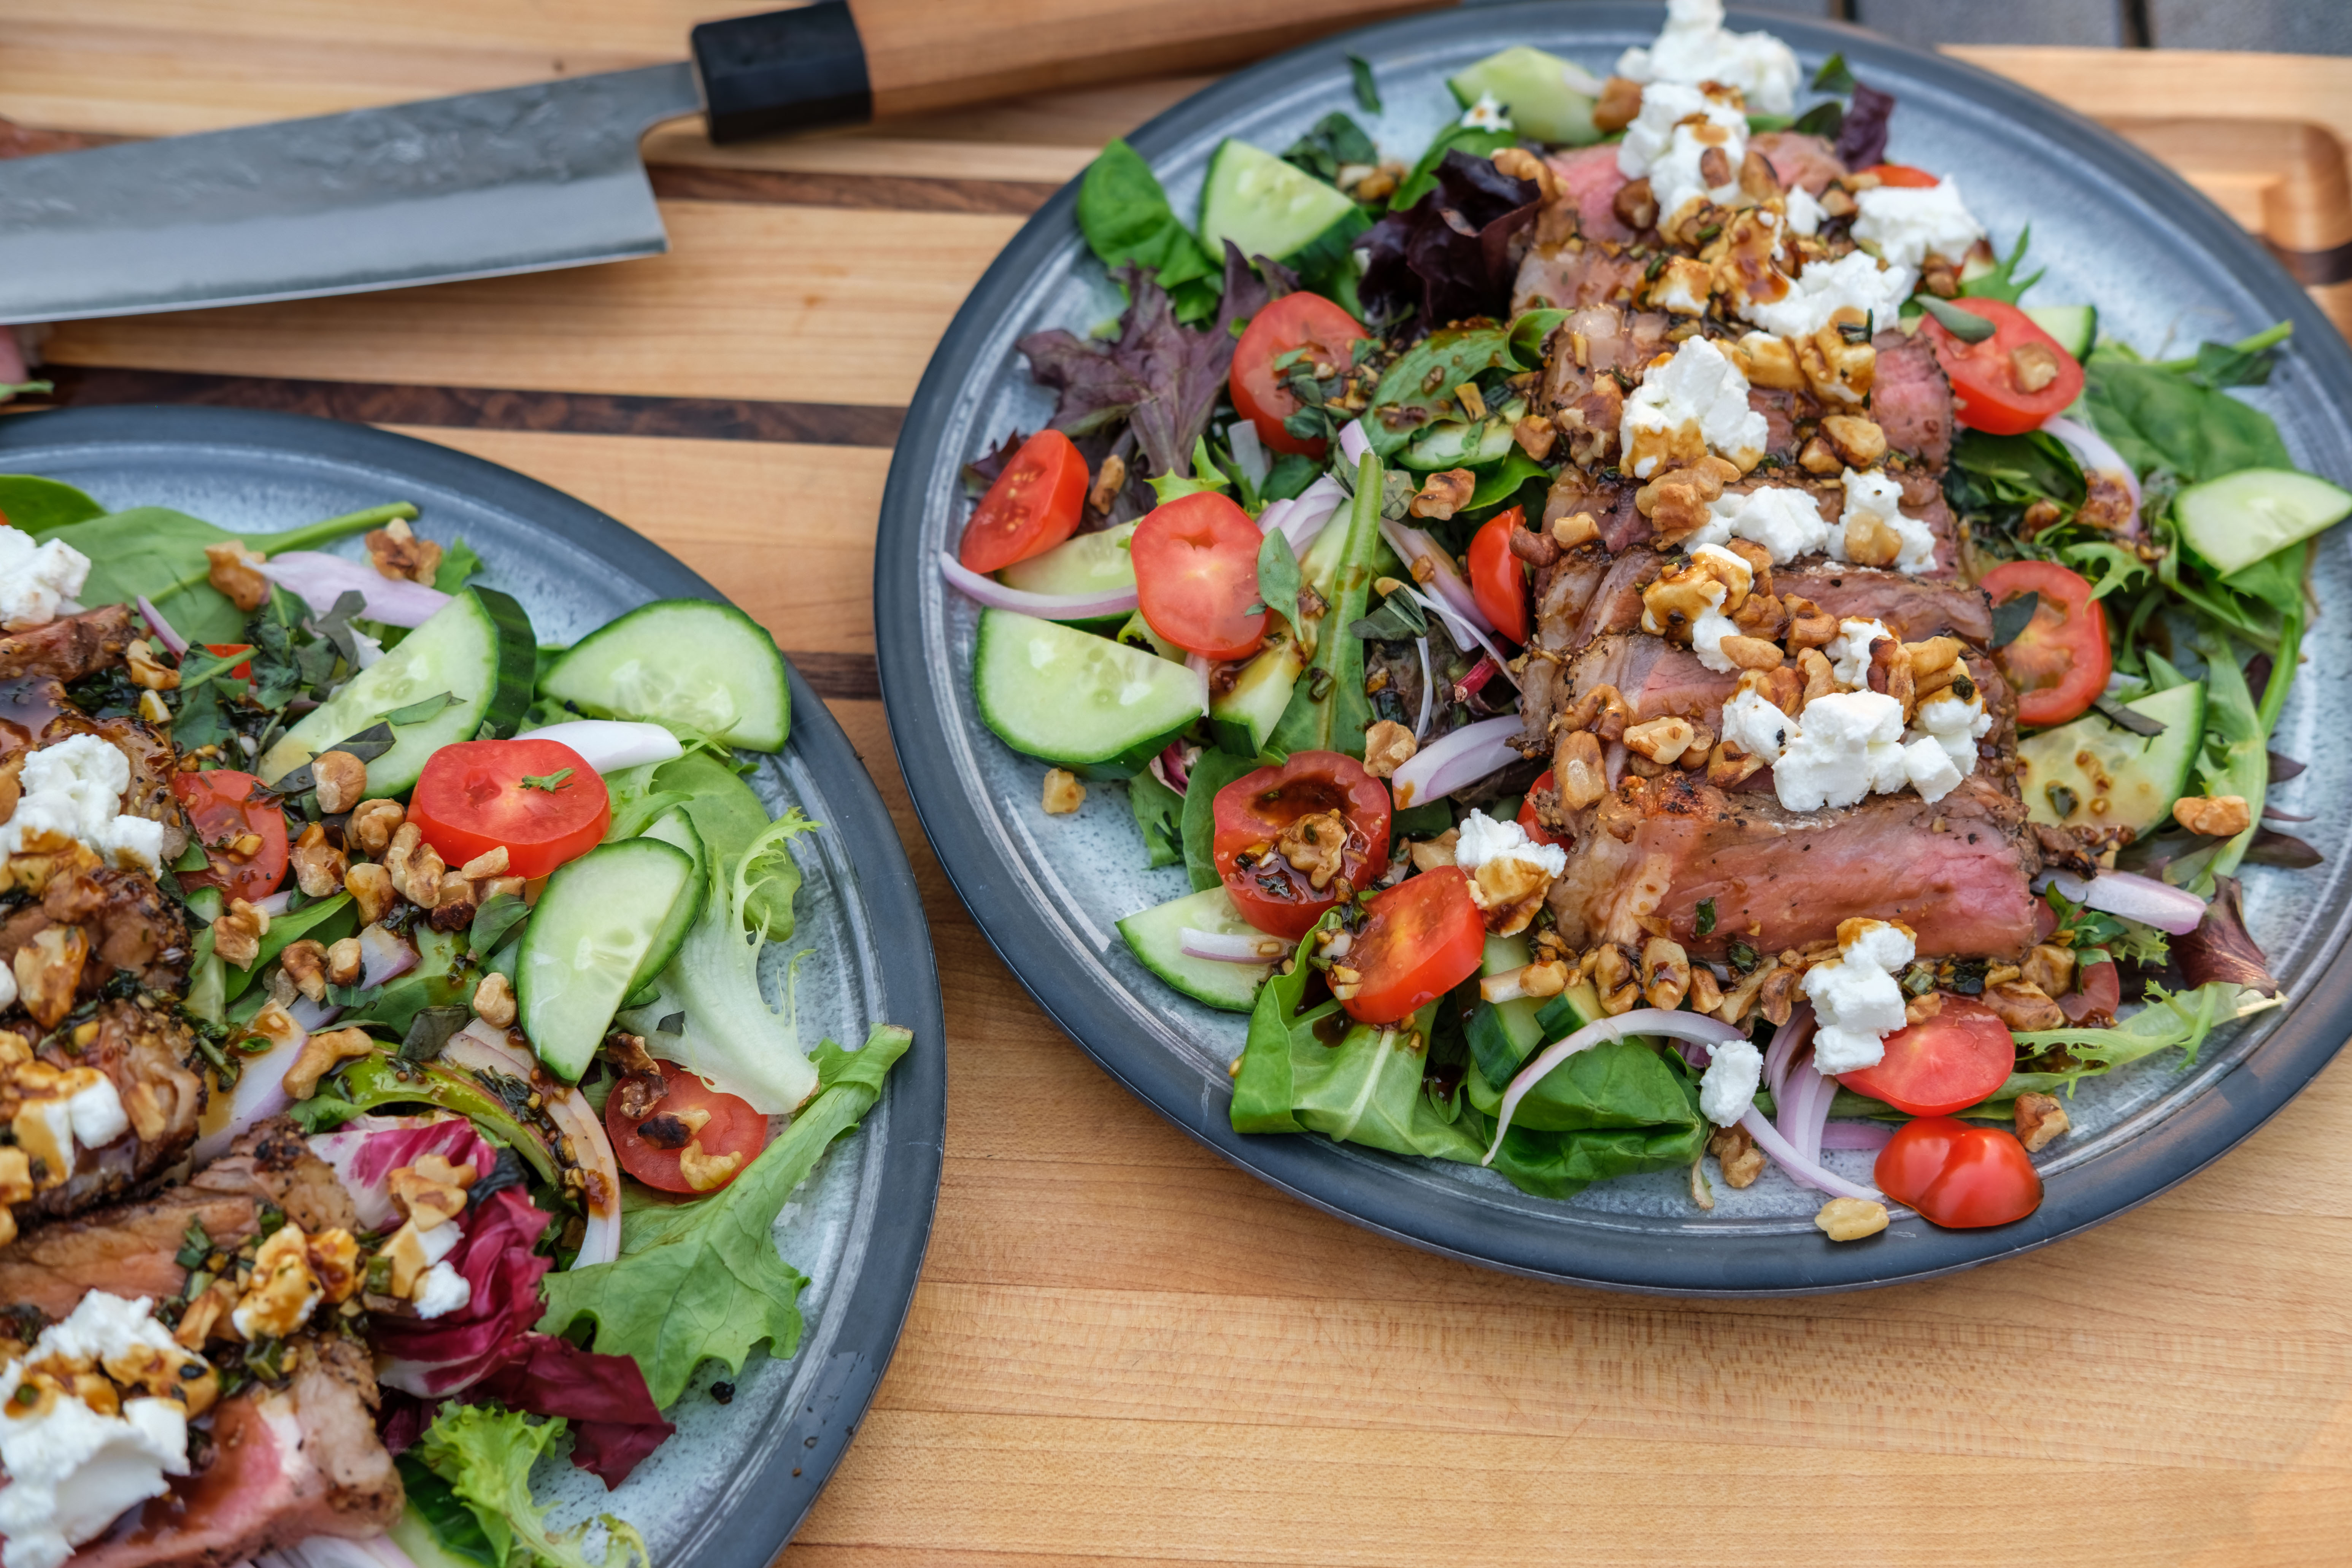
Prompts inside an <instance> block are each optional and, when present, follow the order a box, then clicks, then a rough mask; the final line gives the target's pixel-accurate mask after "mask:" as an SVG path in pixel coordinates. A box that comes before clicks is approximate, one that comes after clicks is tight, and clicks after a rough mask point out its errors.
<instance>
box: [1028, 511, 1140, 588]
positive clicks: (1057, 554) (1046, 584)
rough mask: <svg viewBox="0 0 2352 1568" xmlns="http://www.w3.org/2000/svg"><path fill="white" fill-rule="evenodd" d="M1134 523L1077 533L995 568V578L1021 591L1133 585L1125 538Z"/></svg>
mask: <svg viewBox="0 0 2352 1568" xmlns="http://www.w3.org/2000/svg"><path fill="white" fill-rule="evenodd" d="M1134 536H1135V524H1133V523H1131V522H1122V523H1120V524H1119V525H1118V527H1117V528H1106V529H1104V530H1103V531H1101V532H1099V533H1081V534H1079V535H1078V536H1077V537H1076V539H1068V540H1065V541H1063V542H1061V543H1059V544H1056V545H1055V546H1054V548H1053V549H1051V550H1048V551H1046V552H1045V553H1044V554H1043V555H1033V556H1031V557H1030V558H1029V559H1028V560H1026V561H1016V562H1014V563H1013V564H1012V565H1010V566H1007V567H1006V568H1005V569H1004V570H1003V571H1002V572H999V573H998V574H996V576H997V580H998V581H999V582H1001V583H1003V584H1004V585H1005V586H1006V587H1008V588H1018V589H1020V590H1021V591H1022V592H1023V593H1024V594H1055V595H1078V594H1115V593H1118V591H1119V590H1120V589H1122V588H1132V587H1134V586H1135V561H1134V558H1133V557H1132V556H1130V555H1129V554H1128V552H1127V542H1128V541H1129V539H1132V538H1133V537H1134Z"/></svg>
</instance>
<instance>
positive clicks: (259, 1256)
mask: <svg viewBox="0 0 2352 1568" xmlns="http://www.w3.org/2000/svg"><path fill="white" fill-rule="evenodd" d="M322 1294H323V1292H322V1291H321V1290H320V1287H319V1280H318V1277H317V1276H315V1275H313V1274H312V1273H311V1272H310V1238H309V1237H305V1236H304V1235H303V1234H302V1227H301V1226H298V1225H296V1224H294V1223H293V1222H292V1221H290V1220H289V1222H287V1223H286V1224H285V1225H282V1226H278V1228H277V1229H276V1230H274V1231H272V1232H270V1234H269V1236H268V1238H267V1239H266V1240H264V1241H263V1242H262V1244H261V1246H260V1248H259V1249H258V1250H257V1251H256V1252H255V1253H254V1255H253V1277H252V1279H250V1280H249V1281H248V1282H247V1285H246V1288H245V1296H244V1298H243V1299H242V1300H239V1301H238V1302H237V1304H236V1318H237V1320H238V1321H237V1331H238V1332H240V1333H242V1334H244V1335H245V1336H246V1337H247V1338H248V1339H263V1338H268V1339H283V1338H284V1337H285V1336H286V1335H288V1334H290V1333H292V1332H293V1331H295V1330H296V1329H299V1328H300V1327H301V1326H302V1324H303V1322H304V1321H306V1320H307V1319H308V1318H309V1317H310V1309H311V1307H312V1305H313V1304H314V1303H316V1302H317V1301H318V1300H319V1299H320V1296H321V1295H322Z"/></svg>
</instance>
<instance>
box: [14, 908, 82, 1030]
mask: <svg viewBox="0 0 2352 1568" xmlns="http://www.w3.org/2000/svg"><path fill="white" fill-rule="evenodd" d="M88 960H89V937H87V936H85V935H84V934H83V933H82V929H81V927H79V926H47V927H44V928H43V929H42V930H41V931H38V932H37V933H35V935H34V937H33V940H32V941H30V942H26V943H25V945H24V946H22V947H20V948H18V949H17V950H16V958H15V959H14V960H13V961H12V962H11V963H10V966H9V967H10V968H11V969H12V970H13V971H14V973H15V975H16V1001H17V1004H18V1005H20V1006H22V1007H23V1008H24V1009H25V1011H26V1012H27V1013H30V1014H31V1015H32V1016H33V1021H34V1022H35V1023H37V1024H38V1025H40V1026H41V1027H42V1028H44V1029H54V1028H56V1027H57V1026H58V1023H59V1022H60V1021H61V1020H63V1019H64V1017H65V1016H66V1015H67V1014H68V1013H69V1012H71V1011H73V1005H74V991H75V988H76V987H78V986H79V985H80V984H81V970H82V965H83V963H86V962H87V961H88Z"/></svg>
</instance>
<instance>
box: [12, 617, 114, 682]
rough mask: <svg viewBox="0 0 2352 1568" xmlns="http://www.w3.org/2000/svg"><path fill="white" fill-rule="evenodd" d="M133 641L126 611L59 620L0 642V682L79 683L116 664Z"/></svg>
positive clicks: (13, 633)
mask: <svg viewBox="0 0 2352 1568" xmlns="http://www.w3.org/2000/svg"><path fill="white" fill-rule="evenodd" d="M138 635H139V634H138V633H137V632H136V631H134V630H133V629H132V628H131V607H130V606H129V605H107V606H106V607H105V608H103V609H98V610H84V611H83V612H82V613H81V614H80V615H78V616H58V618H57V619H56V620H54V621H51V622H50V623H49V624H48V625H47V626H35V627H33V628H32V629H31V630H30V631H22V632H12V633H10V634H9V635H8V636H6V637H0V680H16V679H23V678H25V677H27V676H47V677H50V678H53V679H58V680H79V679H81V678H82V677H83V676H85V675H95V674H97V673H98V672H99V671H100V670H101V669H104V668H107V667H108V666H109V665H111V664H116V663H119V662H121V658H122V650H123V649H124V648H126V647H130V646H131V638H132V637H136V636H138Z"/></svg>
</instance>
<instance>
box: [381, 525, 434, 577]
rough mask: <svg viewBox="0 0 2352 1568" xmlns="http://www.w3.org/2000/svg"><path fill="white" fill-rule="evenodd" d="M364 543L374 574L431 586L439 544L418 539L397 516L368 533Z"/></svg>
mask: <svg viewBox="0 0 2352 1568" xmlns="http://www.w3.org/2000/svg"><path fill="white" fill-rule="evenodd" d="M366 544H367V552H368V558H369V559H370V560H372V561H373V562H374V563H375V569H376V571H377V573H378V574H381V575H383V576H385V577H389V578H391V579H393V580H394V582H398V581H400V580H401V579H402V578H406V579H407V580H408V581H409V582H411V583H422V584H425V586H426V587H428V588H430V587H431V586H433V575H434V574H435V573H436V572H438V571H439V570H440V569H441V547H440V546H439V545H437V544H436V543H434V542H432V541H431V540H429V539H419V538H417V537H416V535H415V532H414V531H411V529H410V528H409V526H408V524H407V522H406V521H404V520H403V519H400V518H394V519H393V520H392V521H390V522H387V523H385V524H384V525H383V527H382V528H379V529H376V530H375V531H373V532H371V533H370V534H369V535H368V536H367V540H366Z"/></svg>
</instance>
